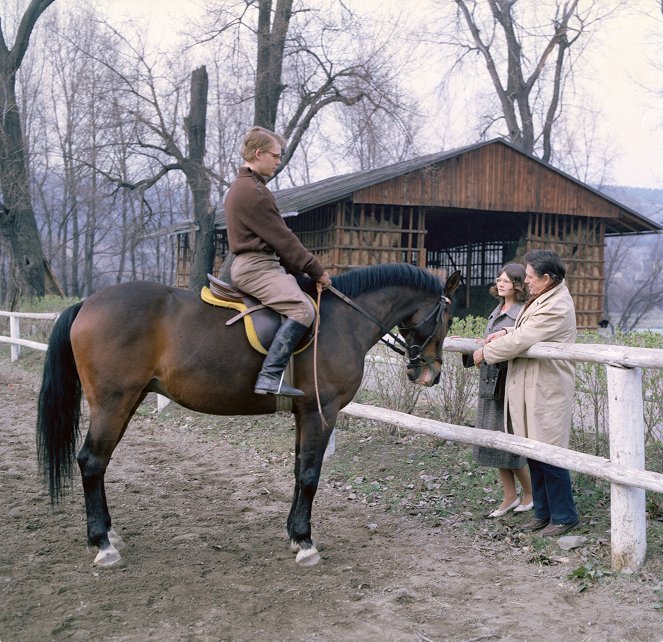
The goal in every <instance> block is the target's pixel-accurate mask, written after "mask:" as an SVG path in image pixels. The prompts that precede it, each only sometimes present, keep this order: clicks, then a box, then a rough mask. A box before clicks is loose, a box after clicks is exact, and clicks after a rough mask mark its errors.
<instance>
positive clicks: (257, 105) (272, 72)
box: [204, 0, 412, 172]
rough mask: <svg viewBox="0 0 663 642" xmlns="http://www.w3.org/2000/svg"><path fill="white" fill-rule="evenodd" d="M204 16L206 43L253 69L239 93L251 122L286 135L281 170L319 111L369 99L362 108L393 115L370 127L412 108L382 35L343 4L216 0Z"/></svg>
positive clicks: (236, 66)
mask: <svg viewBox="0 0 663 642" xmlns="http://www.w3.org/2000/svg"><path fill="white" fill-rule="evenodd" d="M209 16H210V23H211V25H212V26H211V27H209V28H208V31H207V32H206V34H205V37H204V41H205V43H206V46H207V43H208V42H209V41H214V40H217V39H218V40H222V41H223V42H225V43H226V51H227V52H228V56H227V60H228V62H229V64H232V65H233V68H234V69H238V73H241V74H242V76H243V77H245V74H246V70H247V69H248V70H252V69H254V70H255V71H253V73H252V74H251V76H250V77H249V78H248V79H247V82H246V83H245V85H244V88H243V91H244V94H243V95H244V96H246V95H247V94H249V92H250V94H249V95H251V96H252V97H253V102H254V113H253V124H255V125H260V126H263V127H267V128H269V129H272V130H275V129H276V130H278V131H279V133H281V134H282V135H283V136H284V138H285V139H286V141H287V144H286V148H285V150H284V153H283V161H282V165H281V167H280V169H279V172H280V171H282V170H283V169H285V167H286V166H287V164H288V163H289V162H290V161H291V159H292V158H293V156H294V154H295V152H296V151H297V149H298V148H299V146H300V145H301V144H302V141H303V140H304V137H305V136H306V135H307V133H308V132H309V131H310V129H311V127H312V126H314V123H315V121H316V119H318V118H319V116H320V114H321V113H322V111H323V110H324V111H325V114H327V117H329V116H331V117H332V118H335V114H334V113H333V108H335V107H336V108H351V107H352V106H355V105H359V104H360V103H363V102H367V103H370V106H368V107H367V108H366V110H365V111H364V115H367V114H371V113H372V114H375V113H377V112H384V113H385V114H389V115H390V116H392V117H393V120H390V119H389V118H383V119H381V121H380V119H378V118H377V117H376V118H375V119H374V120H373V123H372V124H373V127H374V129H377V128H378V126H379V125H381V126H385V125H387V124H389V125H392V124H393V123H394V122H397V121H399V120H400V121H401V124H402V123H403V122H405V121H406V120H407V119H408V117H409V114H410V112H411V111H412V105H411V104H409V103H406V104H404V101H403V96H402V94H401V93H400V92H399V90H398V74H397V73H395V72H394V66H393V63H391V59H390V57H389V55H388V51H387V50H386V45H385V40H386V38H385V39H384V40H380V39H378V38H376V37H374V36H372V35H371V34H368V33H366V31H365V30H364V29H363V28H362V24H361V20H360V18H359V17H358V16H357V15H355V14H354V13H352V12H351V11H350V10H349V9H348V8H347V6H346V5H345V4H343V3H330V5H329V7H328V10H327V11H325V10H324V9H315V10H314V9H311V8H310V7H309V6H308V5H307V4H306V3H305V2H301V1H300V2H296V1H295V0H256V2H235V1H231V0H217V2H216V4H215V5H214V6H213V7H212V8H211V9H209ZM247 34H248V35H247ZM240 99H241V96H238V101H239V100H240ZM330 110H332V111H330ZM339 122H340V123H341V125H342V124H348V121H345V123H343V121H342V120H341V119H339ZM366 122H367V121H366V119H364V123H366ZM385 133H386V132H385ZM405 138H407V137H405ZM409 142H411V141H409ZM409 142H408V143H407V144H409ZM335 147H339V145H338V143H337V144H336V145H335Z"/></svg>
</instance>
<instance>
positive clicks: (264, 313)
mask: <svg viewBox="0 0 663 642" xmlns="http://www.w3.org/2000/svg"><path fill="white" fill-rule="evenodd" d="M200 298H201V299H202V300H203V301H205V303H209V304H210V305H214V306H216V307H219V308H228V309H230V310H236V311H237V312H238V313H241V312H245V311H246V310H248V306H247V305H246V303H244V302H242V301H227V300H225V299H219V298H217V297H215V296H214V295H213V294H212V292H211V291H210V289H209V288H208V287H207V286H204V287H203V289H202V290H201V291H200ZM309 299H310V301H311V303H312V304H313V308H314V309H315V313H316V314H318V306H317V305H316V303H315V301H314V300H313V299H312V298H311V297H310V296H309ZM254 316H255V317H256V322H255V323H254ZM242 319H243V321H244V330H245V332H246V338H247V339H248V340H249V343H250V344H251V347H252V348H253V349H254V350H257V351H258V352H260V354H267V348H265V345H271V343H272V339H273V338H274V335H275V334H276V332H277V331H278V329H279V327H280V326H281V315H280V314H279V313H278V312H276V311H274V310H272V309H271V308H267V307H264V308H261V309H260V310H256V311H255V312H251V313H249V314H245V315H244V316H243V317H242ZM313 327H314V326H313V325H311V328H310V329H309V331H308V332H307V333H306V334H305V335H304V338H303V339H302V340H301V341H300V343H299V345H298V346H297V349H296V350H295V352H294V354H299V353H300V352H303V351H304V350H306V348H308V347H309V346H310V345H311V343H312V342H313Z"/></svg>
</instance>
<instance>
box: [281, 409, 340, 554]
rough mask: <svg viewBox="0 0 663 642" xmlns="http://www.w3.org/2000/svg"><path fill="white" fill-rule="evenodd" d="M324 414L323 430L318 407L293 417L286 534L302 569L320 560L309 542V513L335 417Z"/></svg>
mask: <svg viewBox="0 0 663 642" xmlns="http://www.w3.org/2000/svg"><path fill="white" fill-rule="evenodd" d="M325 415H326V420H327V427H326V428H324V427H323V426H322V422H321V419H320V415H319V414H318V411H317V408H316V409H315V410H314V411H309V412H306V413H302V414H301V415H300V414H297V415H296V416H295V422H296V424H297V426H296V430H297V438H296V444H295V491H294V495H293V499H292V506H291V508H290V514H289V515H288V535H289V536H290V546H291V548H292V550H293V551H295V552H296V553H297V558H296V562H297V564H299V565H301V566H314V565H315V564H317V563H318V562H319V561H320V554H319V553H318V549H317V548H316V547H315V545H314V543H313V540H312V539H311V510H312V507H313V499H314V498H315V493H316V491H317V490H318V482H319V480H320V471H321V469H322V459H323V456H324V454H325V448H326V447H327V442H328V441H329V436H330V435H331V432H332V430H333V427H334V423H335V421H336V415H335V414H334V416H333V418H332V417H329V416H328V415H327V413H325Z"/></svg>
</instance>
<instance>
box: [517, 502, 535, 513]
mask: <svg viewBox="0 0 663 642" xmlns="http://www.w3.org/2000/svg"><path fill="white" fill-rule="evenodd" d="M533 508H534V500H532V501H531V502H530V503H529V504H520V506H516V508H515V509H514V511H513V512H514V513H524V512H526V511H528V510H532V509H533Z"/></svg>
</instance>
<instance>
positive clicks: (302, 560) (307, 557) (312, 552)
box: [295, 546, 320, 566]
mask: <svg viewBox="0 0 663 642" xmlns="http://www.w3.org/2000/svg"><path fill="white" fill-rule="evenodd" d="M319 561H320V553H318V549H317V548H316V547H315V546H312V547H311V548H303V549H302V550H301V551H299V553H297V557H296V558H295V562H296V563H297V564H299V566H315V565H316V564H317V563H318V562H319Z"/></svg>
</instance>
